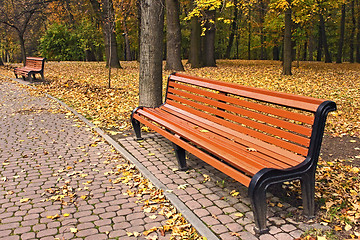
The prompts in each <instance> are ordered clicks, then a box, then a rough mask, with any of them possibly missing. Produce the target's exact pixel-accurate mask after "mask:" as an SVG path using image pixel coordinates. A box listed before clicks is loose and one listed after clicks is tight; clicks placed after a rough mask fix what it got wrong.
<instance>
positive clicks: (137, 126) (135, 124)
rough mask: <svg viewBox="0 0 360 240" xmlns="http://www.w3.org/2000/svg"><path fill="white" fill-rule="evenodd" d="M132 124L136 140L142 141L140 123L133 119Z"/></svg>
mask: <svg viewBox="0 0 360 240" xmlns="http://www.w3.org/2000/svg"><path fill="white" fill-rule="evenodd" d="M131 124H132V126H133V128H134V131H135V136H136V140H142V139H143V138H142V137H141V128H140V122H139V121H138V120H136V119H134V118H132V119H131Z"/></svg>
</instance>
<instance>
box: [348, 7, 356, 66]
mask: <svg viewBox="0 0 360 240" xmlns="http://www.w3.org/2000/svg"><path fill="white" fill-rule="evenodd" d="M351 22H352V26H351V33H350V43H349V45H350V46H349V48H350V53H349V55H350V56H349V58H350V62H351V63H353V62H355V59H354V49H355V47H354V45H355V30H356V20H355V0H352V1H351Z"/></svg>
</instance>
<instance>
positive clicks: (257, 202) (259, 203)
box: [250, 187, 269, 234]
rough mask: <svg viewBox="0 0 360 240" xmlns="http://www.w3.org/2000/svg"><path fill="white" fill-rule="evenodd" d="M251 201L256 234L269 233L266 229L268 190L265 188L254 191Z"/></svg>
mask: <svg viewBox="0 0 360 240" xmlns="http://www.w3.org/2000/svg"><path fill="white" fill-rule="evenodd" d="M250 200H251V205H252V209H253V213H254V221H255V228H254V230H255V232H256V233H258V234H264V233H267V232H269V228H267V227H266V210H267V206H266V189H265V188H263V187H259V188H256V189H254V191H253V192H252V196H250Z"/></svg>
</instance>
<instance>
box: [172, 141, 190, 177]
mask: <svg viewBox="0 0 360 240" xmlns="http://www.w3.org/2000/svg"><path fill="white" fill-rule="evenodd" d="M173 146H174V150H175V155H176V159H177V161H178V164H179V169H180V171H186V170H187V166H186V153H185V149H183V148H182V147H179V146H178V145H176V144H175V143H173Z"/></svg>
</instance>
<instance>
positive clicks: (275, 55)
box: [272, 46, 280, 60]
mask: <svg viewBox="0 0 360 240" xmlns="http://www.w3.org/2000/svg"><path fill="white" fill-rule="evenodd" d="M272 52H273V60H280V50H279V47H278V46H274V47H273V51H272Z"/></svg>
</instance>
